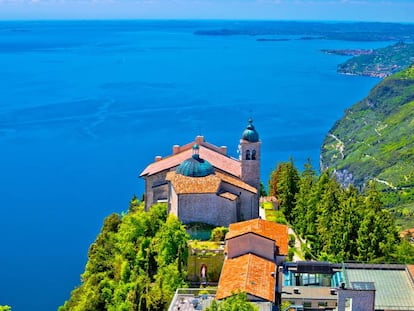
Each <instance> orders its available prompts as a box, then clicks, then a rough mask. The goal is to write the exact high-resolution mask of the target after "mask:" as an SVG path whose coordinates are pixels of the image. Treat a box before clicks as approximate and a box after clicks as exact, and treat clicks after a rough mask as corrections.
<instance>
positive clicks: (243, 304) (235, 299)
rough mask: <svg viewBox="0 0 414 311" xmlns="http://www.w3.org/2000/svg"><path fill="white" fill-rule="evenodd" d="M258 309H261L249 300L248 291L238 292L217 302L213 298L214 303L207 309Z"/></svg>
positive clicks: (218, 310) (207, 310) (230, 310)
mask: <svg viewBox="0 0 414 311" xmlns="http://www.w3.org/2000/svg"><path fill="white" fill-rule="evenodd" d="M236 310H237V311H257V310H259V309H258V308H257V307H256V306H255V305H254V304H253V303H251V302H249V301H248V300H247V294H246V293H242V292H241V293H237V294H234V295H233V296H230V297H229V298H226V299H225V300H223V301H220V302H216V301H215V300H213V302H212V304H211V305H210V307H209V308H207V309H206V311H236Z"/></svg>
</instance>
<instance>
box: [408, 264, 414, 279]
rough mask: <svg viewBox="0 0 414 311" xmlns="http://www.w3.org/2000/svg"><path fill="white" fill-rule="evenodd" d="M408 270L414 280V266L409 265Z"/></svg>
mask: <svg viewBox="0 0 414 311" xmlns="http://www.w3.org/2000/svg"><path fill="white" fill-rule="evenodd" d="M407 270H408V273H410V275H411V279H412V280H414V265H407Z"/></svg>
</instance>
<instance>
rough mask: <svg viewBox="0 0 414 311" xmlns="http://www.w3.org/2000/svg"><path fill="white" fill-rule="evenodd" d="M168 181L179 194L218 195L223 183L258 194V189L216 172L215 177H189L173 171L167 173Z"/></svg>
mask: <svg viewBox="0 0 414 311" xmlns="http://www.w3.org/2000/svg"><path fill="white" fill-rule="evenodd" d="M166 180H169V181H171V184H172V186H173V187H174V190H175V192H176V193H177V194H188V193H217V192H218V191H219V190H220V184H221V182H225V183H228V184H231V185H234V186H237V187H239V188H241V189H244V190H247V191H250V192H252V193H257V189H256V188H254V187H252V186H250V185H248V184H246V183H245V182H243V181H241V180H239V179H237V178H234V177H231V176H228V175H226V174H223V173H220V172H216V173H215V174H214V175H208V176H204V177H189V176H184V175H181V174H177V173H176V172H174V171H171V172H168V173H167V177H166ZM232 198H233V197H232Z"/></svg>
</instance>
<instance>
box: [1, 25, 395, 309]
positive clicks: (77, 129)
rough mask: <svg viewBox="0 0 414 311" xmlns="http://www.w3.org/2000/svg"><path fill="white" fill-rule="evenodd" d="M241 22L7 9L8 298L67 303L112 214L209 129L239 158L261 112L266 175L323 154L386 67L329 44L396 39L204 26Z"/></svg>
mask: <svg viewBox="0 0 414 311" xmlns="http://www.w3.org/2000/svg"><path fill="white" fill-rule="evenodd" d="M235 23H236V22H230V21H229V22H219V21H216V22H213V21H210V22H209V21H203V22H202V21H200V22H197V21H50V22H35V21H33V22H24V21H21V22H0V80H1V84H0V94H1V99H0V171H1V173H0V245H1V255H0V280H1V281H0V305H1V304H8V305H11V306H12V308H13V311H25V310H39V311H49V310H56V309H57V307H58V306H59V305H61V304H63V302H64V301H65V300H66V299H68V298H69V296H70V291H71V290H72V289H73V288H74V287H75V286H77V285H79V283H80V274H81V273H82V272H83V269H84V265H85V263H86V260H87V252H88V247H89V245H90V243H92V242H93V241H94V239H95V237H96V235H97V234H98V232H99V230H100V227H101V225H102V222H103V219H104V218H105V217H106V216H108V215H109V214H111V213H114V212H116V213H121V212H123V211H126V210H127V209H128V203H129V200H130V198H131V197H132V196H133V195H134V194H135V195H137V196H139V197H141V195H142V193H143V181H142V180H140V179H139V178H138V175H139V173H140V172H141V171H142V170H143V169H144V168H145V166H146V165H147V164H149V163H150V162H151V161H153V159H154V156H156V155H162V156H166V155H168V154H170V153H171V148H172V145H174V144H179V145H182V144H186V143H188V142H190V141H192V140H193V139H194V138H195V136H196V135H200V134H201V135H204V136H205V138H206V140H207V141H208V142H211V143H213V144H215V145H219V146H221V145H226V146H227V147H228V150H229V153H230V154H231V155H233V156H235V157H237V153H236V150H237V145H238V142H239V139H240V137H241V134H242V132H243V130H244V128H245V126H246V125H247V120H248V118H249V117H252V118H253V120H254V125H255V126H256V129H257V130H258V132H259V134H260V138H261V141H262V173H261V175H262V180H263V182H264V183H265V184H267V180H268V176H269V174H270V172H271V170H273V169H274V168H275V167H276V165H277V163H278V162H281V161H288V160H289V157H290V156H292V157H293V159H294V161H295V164H296V165H297V166H298V167H299V168H301V167H302V166H303V164H304V163H305V162H306V159H307V158H311V159H312V162H313V164H314V166H315V167H316V168H317V167H318V164H319V148H320V146H321V144H322V141H323V138H324V136H325V135H326V133H327V132H328V130H329V129H330V128H331V127H332V126H333V124H334V122H335V121H336V120H337V119H339V118H340V117H341V116H342V113H343V111H344V109H345V108H347V107H349V106H351V105H352V104H353V103H355V102H356V101H358V100H360V99H362V98H363V97H364V96H365V95H367V93H368V92H369V90H370V88H371V87H372V86H374V85H375V84H376V83H377V82H378V81H379V80H378V79H374V78H366V77H356V76H343V75H339V74H337V73H336V66H337V65H338V64H339V63H341V62H343V61H345V60H346V59H347V58H346V57H344V56H338V55H327V54H324V53H322V52H321V51H320V50H321V49H356V48H375V47H383V46H386V45H387V44H388V43H386V42H351V41H347V42H345V41H333V40H321V39H315V40H298V38H295V37H289V38H288V39H289V40H287V41H256V39H257V38H256V37H255V36H241V35H237V36H202V35H195V34H194V32H195V31H197V30H202V29H216V28H217V29H220V28H222V27H227V26H232V25H234V24H235Z"/></svg>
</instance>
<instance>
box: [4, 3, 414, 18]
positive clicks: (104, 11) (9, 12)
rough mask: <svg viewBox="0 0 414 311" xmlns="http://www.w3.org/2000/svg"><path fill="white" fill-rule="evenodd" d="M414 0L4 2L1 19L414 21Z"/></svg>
mask: <svg viewBox="0 0 414 311" xmlns="http://www.w3.org/2000/svg"><path fill="white" fill-rule="evenodd" d="M412 12H414V1H410V0H394V1H378V0H295V1H290V0H226V1H223V0H122V1H121V0H60V1H55V0H0V20H43V19H44V20H60V19H63V20H74V19H75V20H76V19H85V20H91V19H157V20H158V19H161V20H162V19H178V20H191V19H195V20H269V21H272V20H281V21H283V20H286V21H289V20H290V21H292V20H297V21H326V22H329V21H339V22H342V21H343V22H347V21H348V22H352V21H365V22H399V23H412V22H414V18H413V15H412Z"/></svg>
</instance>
